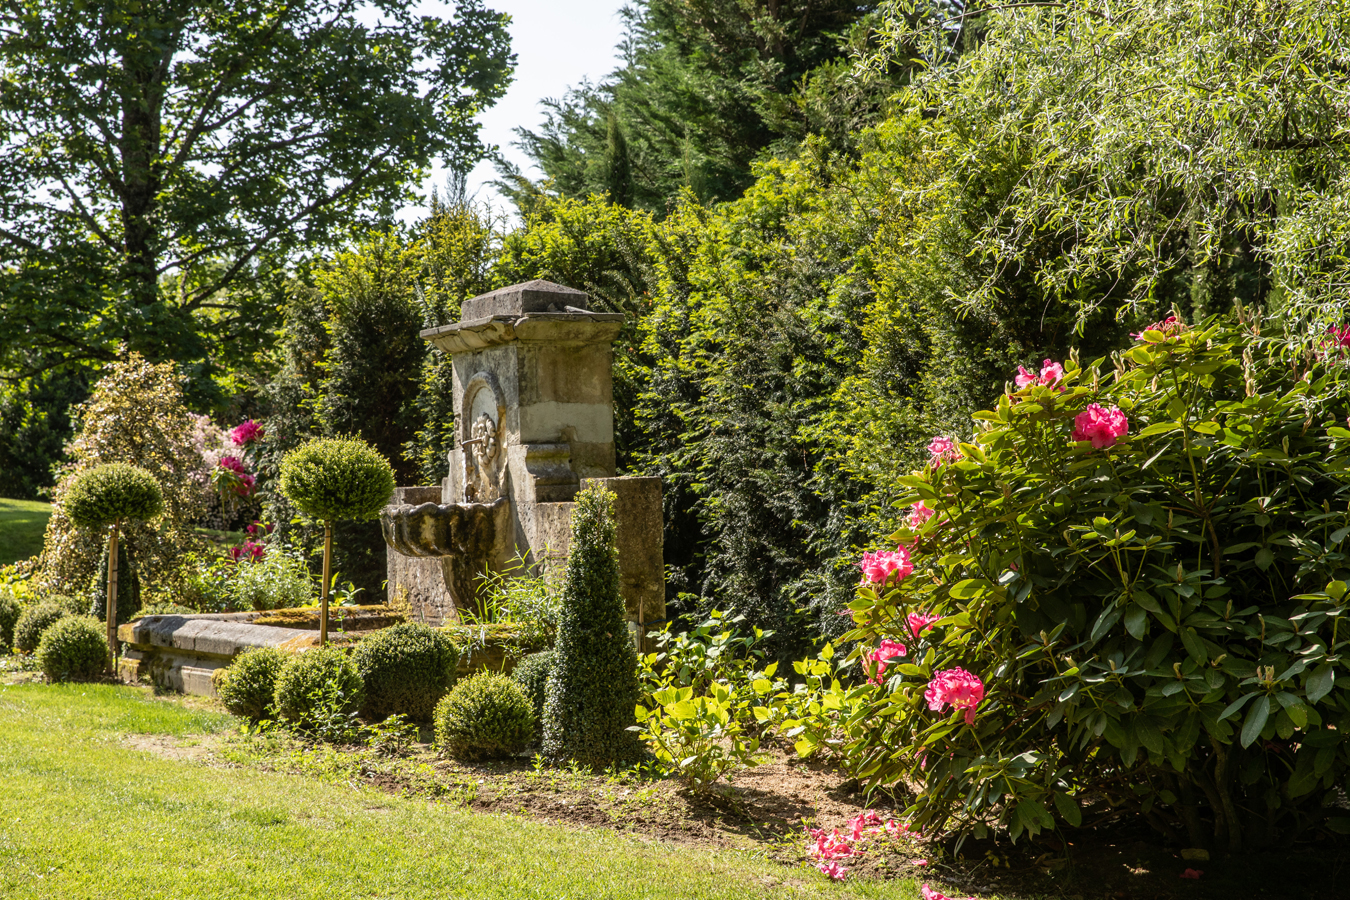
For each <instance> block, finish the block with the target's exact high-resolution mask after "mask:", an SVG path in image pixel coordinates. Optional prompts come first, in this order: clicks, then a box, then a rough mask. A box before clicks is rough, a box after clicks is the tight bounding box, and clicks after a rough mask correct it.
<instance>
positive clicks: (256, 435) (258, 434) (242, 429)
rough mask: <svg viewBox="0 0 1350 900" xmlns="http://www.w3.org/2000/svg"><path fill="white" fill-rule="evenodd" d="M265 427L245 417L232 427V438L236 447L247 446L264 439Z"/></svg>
mask: <svg viewBox="0 0 1350 900" xmlns="http://www.w3.org/2000/svg"><path fill="white" fill-rule="evenodd" d="M264 434H265V432H264V431H263V427H262V426H261V425H259V424H258V423H257V422H255V421H253V420H252V419H245V420H244V421H243V422H240V423H239V424H238V425H236V426H234V428H232V429H230V440H231V441H234V445H235V446H236V447H247V446H248V445H249V444H253V443H257V442H258V441H261V440H262V439H263V435H264Z"/></svg>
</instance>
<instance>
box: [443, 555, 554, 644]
mask: <svg viewBox="0 0 1350 900" xmlns="http://www.w3.org/2000/svg"><path fill="white" fill-rule="evenodd" d="M561 612H562V598H561V597H559V595H558V589H557V586H556V584H555V581H554V579H551V578H549V577H548V576H547V573H546V572H544V571H543V569H542V567H537V566H535V565H532V564H531V563H529V562H528V561H527V560H525V559H523V558H521V557H519V556H517V557H516V558H515V559H514V560H512V561H511V563H510V564H509V565H508V566H506V568H504V569H503V570H502V571H500V572H488V573H487V575H486V576H485V577H484V579H483V582H482V584H481V586H480V587H479V590H478V608H477V609H476V610H467V609H466V610H461V611H460V616H461V619H462V620H463V621H464V623H465V624H466V625H468V626H470V627H473V626H482V625H514V626H516V629H515V630H516V635H517V636H518V638H519V644H518V645H514V646H526V647H528V646H531V645H533V646H544V647H546V646H548V644H549V643H551V642H552V640H553V635H554V634H555V633H556V632H557V629H558V616H559V615H560V614H561ZM514 646H513V647H512V648H509V649H508V652H509V650H510V649H514ZM517 652H518V651H517Z"/></svg>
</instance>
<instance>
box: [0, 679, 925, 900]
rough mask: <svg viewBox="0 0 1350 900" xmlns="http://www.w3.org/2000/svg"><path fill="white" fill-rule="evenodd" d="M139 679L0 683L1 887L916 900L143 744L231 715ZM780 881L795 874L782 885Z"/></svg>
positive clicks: (150, 895) (60, 894)
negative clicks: (142, 685) (171, 753)
mask: <svg viewBox="0 0 1350 900" xmlns="http://www.w3.org/2000/svg"><path fill="white" fill-rule="evenodd" d="M233 724H234V722H233V720H231V719H229V718H227V717H224V716H222V715H219V714H216V713H212V712H203V711H201V710H192V709H189V708H186V707H184V706H183V705H182V704H181V703H179V702H175V701H168V700H162V699H156V698H154V697H151V696H149V695H148V694H146V693H144V692H143V691H139V690H137V689H133V688H124V687H112V686H103V685H73V686H71V685H50V686H49V685H41V684H21V685H12V686H7V687H0V735H3V738H0V896H3V897H6V898H10V900H19V898H24V900H27V898H52V900H56V898H60V900H79V898H95V897H97V898H100V900H102V898H105V897H136V898H137V900H155V898H166V900H167V898H191V900H213V898H250V900H252V898H273V897H276V898H288V900H291V898H294V900H301V898H320V897H322V898H390V900H393V898H398V900H403V898H410V900H411V898H423V897H425V898H437V900H443V898H459V897H463V898H474V900H494V898H502V900H506V898H510V900H523V898H531V897H539V898H545V897H546V898H550V900H553V898H586V900H603V898H613V900H628V898H654V900H655V898H709V900H711V898H723V897H725V898H729V900H730V898H737V900H739V898H746V897H775V898H776V897H869V898H896V900H899V898H905V900H911V898H914V897H916V896H917V893H916V889H915V886H914V885H913V884H912V883H910V882H891V883H880V882H858V883H856V884H844V885H833V884H829V883H827V882H825V881H824V879H823V878H822V877H821V876H820V875H819V874H817V873H815V872H810V871H804V870H797V869H791V868H785V867H783V866H781V865H777V864H774V863H770V862H766V861H763V860H760V859H757V858H755V857H753V856H751V855H749V854H746V853H743V852H742V853H738V852H714V851H706V850H690V849H685V848H676V847H672V846H666V845H659V844H653V843H650V842H645V841H642V840H639V839H637V838H633V837H628V836H625V835H621V834H616V833H614V832H610V831H602V830H585V829H569V828H563V827H555V826H550V825H544V824H539V823H535V822H531V821H528V820H525V819H520V818H513V817H507V816H489V815H483V814H476V813H473V812H469V811H466V810H463V809H459V808H457V807H454V806H452V805H450V804H447V803H437V802H433V801H427V800H421V799H412V798H403V797H394V796H390V795H387V794H384V793H381V792H377V791H375V790H374V789H370V788H361V787H352V786H348V785H344V784H333V783H330V782H325V781H320V780H311V779H305V778H301V777H297V776H294V775H282V774H274V773H267V772H262V771H259V770H255V769H248V768H234V769H226V768H219V767H212V766H205V765H202V764H200V763H194V762H188V761H182V760H175V759H168V758H165V757H163V756H162V755H159V754H156V753H153V752H150V751H148V750H141V749H136V748H135V745H136V742H137V741H138V740H140V741H142V742H143V741H145V740H146V738H143V737H142V738H137V737H136V736H137V735H170V736H177V737H178V738H179V739H182V738H183V736H190V735H193V734H200V733H203V732H212V731H219V730H221V729H224V728H228V727H230V726H231V725H233ZM785 880H786V882H787V883H786V884H784V883H782V882H784V881H785Z"/></svg>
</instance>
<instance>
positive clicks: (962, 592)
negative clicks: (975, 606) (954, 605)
mask: <svg viewBox="0 0 1350 900" xmlns="http://www.w3.org/2000/svg"><path fill="white" fill-rule="evenodd" d="M990 587H992V585H991V584H990V582H989V580H988V579H986V578H967V579H965V580H964V581H958V582H957V583H956V584H954V585H952V586H951V590H950V593H951V596H952V598H953V599H956V600H973V599H974V598H976V597H978V596H980V595H981V594H983V593H984V592H985V591H987V590H989V588H990Z"/></svg>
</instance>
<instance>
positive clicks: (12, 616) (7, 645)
mask: <svg viewBox="0 0 1350 900" xmlns="http://www.w3.org/2000/svg"><path fill="white" fill-rule="evenodd" d="M21 615H23V607H22V606H20V605H19V601H18V600H15V599H14V595H13V594H11V593H10V592H9V591H5V590H0V653H8V652H9V651H10V650H11V649H12V648H13V647H14V626H15V625H16V624H18V621H19V616H21Z"/></svg>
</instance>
